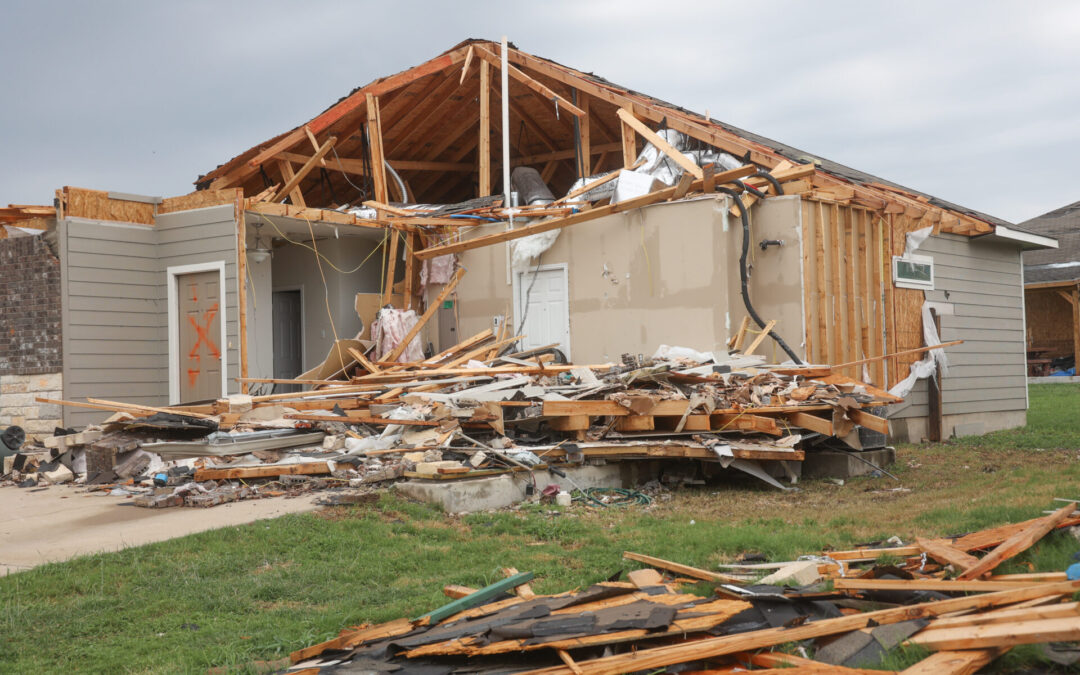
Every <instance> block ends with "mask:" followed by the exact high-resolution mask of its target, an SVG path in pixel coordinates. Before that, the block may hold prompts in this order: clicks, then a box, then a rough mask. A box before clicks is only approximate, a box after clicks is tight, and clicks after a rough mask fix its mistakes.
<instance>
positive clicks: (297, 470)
mask: <svg viewBox="0 0 1080 675" xmlns="http://www.w3.org/2000/svg"><path fill="white" fill-rule="evenodd" d="M324 473H330V465H329V464H328V463H326V462H304V463H300V464H268V465H265V466H240V467H234V468H231V469H230V468H228V467H223V468H206V469H196V470H195V480H196V481H204V480H232V479H234V478H272V477H274V476H301V475H303V476H314V475H319V474H324Z"/></svg>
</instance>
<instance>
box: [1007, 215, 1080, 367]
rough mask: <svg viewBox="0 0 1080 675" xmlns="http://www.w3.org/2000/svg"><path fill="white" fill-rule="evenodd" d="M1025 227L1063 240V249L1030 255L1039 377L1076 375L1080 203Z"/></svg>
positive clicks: (1031, 339)
mask: <svg viewBox="0 0 1080 675" xmlns="http://www.w3.org/2000/svg"><path fill="white" fill-rule="evenodd" d="M1021 226H1022V227H1023V228H1024V229H1026V230H1028V231H1029V232H1035V233H1038V234H1040V235H1043V236H1045V237H1052V238H1054V239H1057V240H1058V242H1059V244H1060V245H1059V247H1058V248H1057V249H1046V250H1035V251H1028V252H1027V253H1025V254H1024V297H1025V299H1026V304H1027V344H1028V350H1029V352H1030V356H1031V364H1032V369H1033V370H1034V371H1037V372H1035V373H1033V374H1046V373H1047V371H1048V369H1049V366H1050V364H1051V363H1053V364H1055V365H1056V366H1058V368H1057V370H1059V371H1064V372H1068V370H1069V369H1070V368H1072V369H1073V374H1075V372H1076V371H1075V368H1076V356H1077V354H1080V202H1074V203H1072V204H1069V205H1068V206H1062V207H1061V208H1060V209H1054V210H1053V211H1050V212H1049V213H1044V214H1043V215H1041V216H1039V217H1038V218H1032V219H1031V220H1028V221H1025V222H1024V223H1022V224H1021Z"/></svg>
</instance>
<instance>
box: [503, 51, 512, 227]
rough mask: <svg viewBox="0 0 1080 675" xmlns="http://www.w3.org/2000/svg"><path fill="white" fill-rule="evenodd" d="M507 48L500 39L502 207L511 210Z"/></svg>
mask: <svg viewBox="0 0 1080 675" xmlns="http://www.w3.org/2000/svg"><path fill="white" fill-rule="evenodd" d="M507 53H508V48H507V43H506V36H505V35H504V36H503V39H502V67H501V68H499V73H500V77H501V78H502V169H503V207H504V208H507V209H511V207H512V206H513V204H512V203H511V202H510V77H509V75H508V74H507V69H508V66H507V63H508V61H509V59H508V58H507ZM509 213H510V227H514V211H513V210H512V209H511V210H510V211H509Z"/></svg>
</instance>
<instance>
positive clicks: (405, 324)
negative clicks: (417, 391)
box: [371, 307, 424, 362]
mask: <svg viewBox="0 0 1080 675" xmlns="http://www.w3.org/2000/svg"><path fill="white" fill-rule="evenodd" d="M418 320H419V319H418V317H417V316H416V312H414V311H413V310H411V309H407V310H401V309H394V308H393V307H384V308H382V309H380V310H379V313H378V315H377V316H376V317H375V323H373V324H372V326H371V337H372V338H374V340H375V354H376V357H377V358H378V359H379V360H382V358H383V357H384V356H386V355H387V354H389V353H390V352H391V351H393V349H394V348H395V347H397V346H398V345H399V344H400V343H401V341H402V340H404V339H405V336H406V335H407V334H408V332H409V331H410V330H412V327H413V326H415V325H416V322H417V321H418ZM423 359H424V350H423V348H422V347H421V346H420V336H419V335H417V336H416V337H414V338H413V339H412V341H411V342H410V343H409V346H407V347H406V348H405V351H403V352H402V353H401V356H399V357H398V360H399V361H401V362H405V361H422V360H423Z"/></svg>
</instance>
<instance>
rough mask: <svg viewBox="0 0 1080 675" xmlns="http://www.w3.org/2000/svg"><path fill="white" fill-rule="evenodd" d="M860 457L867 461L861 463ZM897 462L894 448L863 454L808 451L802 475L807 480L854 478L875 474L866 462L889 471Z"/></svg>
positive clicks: (868, 451)
mask: <svg viewBox="0 0 1080 675" xmlns="http://www.w3.org/2000/svg"><path fill="white" fill-rule="evenodd" d="M853 455H858V457H861V458H862V459H864V460H866V461H859V459H857V458H856V457H854V456H853ZM895 461H896V450H895V449H894V448H880V449H878V450H864V451H862V452H842V451H839V450H808V451H807V452H806V459H805V460H803V464H802V473H803V476H805V477H807V478H825V477H829V478H854V477H855V476H866V475H869V474H871V473H873V472H874V467H873V466H870V464H867V463H866V462H870V463H872V464H873V465H874V466H879V467H882V468H884V469H888V468H889V465H890V464H892V463H893V462H895Z"/></svg>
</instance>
